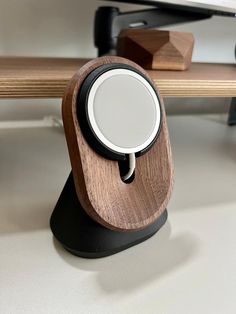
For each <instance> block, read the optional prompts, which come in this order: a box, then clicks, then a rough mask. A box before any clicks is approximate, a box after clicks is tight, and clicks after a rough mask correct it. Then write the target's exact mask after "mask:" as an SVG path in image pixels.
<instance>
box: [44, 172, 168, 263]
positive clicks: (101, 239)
mask: <svg viewBox="0 0 236 314" xmlns="http://www.w3.org/2000/svg"><path fill="white" fill-rule="evenodd" d="M166 220H167V210H165V211H164V212H163V214H162V215H161V216H160V217H159V218H158V219H157V220H156V221H155V222H154V223H153V224H151V225H150V226H148V227H147V228H145V229H143V230H141V231H134V232H117V231H112V230H109V229H107V228H105V227H103V226H102V225H100V224H98V223H97V222H95V221H94V220H92V219H91V218H90V217H89V216H88V215H87V214H86V212H85V211H84V209H83V208H82V206H81V204H80V202H79V200H78V198H77V195H76V191H75V186H74V180H73V176H72V173H70V175H69V178H68V180H67V182H66V184H65V187H64V189H63V191H62V193H61V195H60V198H59V200H58V202H57V204H56V207H55V209H54V211H53V213H52V216H51V219H50V226H51V229H52V232H53V234H54V236H55V237H56V239H57V240H58V241H59V242H61V244H62V245H63V246H64V247H65V249H66V250H68V251H69V252H70V253H72V254H74V255H77V256H80V257H85V258H99V257H105V256H109V255H112V254H115V253H118V252H120V251H123V250H125V249H127V248H129V247H131V246H134V245H136V244H138V243H140V242H143V241H145V240H146V239H148V238H150V237H151V236H152V235H153V234H155V233H156V232H157V231H158V230H159V229H160V228H161V227H162V226H163V225H164V224H165V222H166Z"/></svg>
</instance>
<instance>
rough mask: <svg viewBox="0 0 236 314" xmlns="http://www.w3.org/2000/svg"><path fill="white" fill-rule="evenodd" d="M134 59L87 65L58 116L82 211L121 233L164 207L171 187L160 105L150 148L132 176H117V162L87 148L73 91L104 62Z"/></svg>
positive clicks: (70, 87)
mask: <svg viewBox="0 0 236 314" xmlns="http://www.w3.org/2000/svg"><path fill="white" fill-rule="evenodd" d="M111 62H112V63H124V64H129V65H131V66H133V67H135V68H137V69H138V70H139V71H141V72H142V73H143V74H144V75H146V74H145V72H144V71H143V70H142V69H141V68H140V67H138V66H137V65H135V64H134V63H133V62H130V61H128V60H125V59H122V58H118V57H103V58H99V59H96V60H94V61H91V62H89V63H88V64H86V65H85V66H84V67H83V68H82V69H81V70H79V71H78V72H77V73H76V74H75V75H74V76H73V78H72V80H71V81H70V83H69V85H68V87H67V90H66V92H65V96H64V99H63V106H62V114H63V122H64V127H65V134H66V139H67V144H68V149H69V154H70V160H71V164H72V170H73V176H74V181H75V186H76V191H77V195H78V198H79V200H80V202H81V204H82V206H83V207H84V209H85V210H86V212H87V213H88V214H89V215H90V216H91V217H92V218H93V219H94V220H96V221H97V222H99V223H100V224H102V225H104V226H106V227H108V228H110V229H113V230H120V231H129V230H140V229H142V228H144V227H145V226H147V225H149V224H151V223H152V222H153V221H154V220H155V219H157V218H158V217H159V216H160V215H161V213H162V212H163V211H164V210H165V208H166V206H167V203H168V201H169V198H170V194H171V191H172V186H173V164H172V156H171V149H170V143H169V135H168V130H167V126H166V118H165V111H164V106H163V103H162V102H161V107H162V111H163V122H162V129H161V132H160V136H159V138H158V140H157V142H156V143H155V144H154V146H153V147H152V149H151V150H150V151H149V152H147V153H146V154H144V155H143V156H142V157H139V158H137V160H136V162H137V164H136V170H135V179H134V181H133V182H132V183H130V184H126V183H124V182H123V181H122V180H121V178H120V173H119V167H118V162H116V161H111V160H108V159H105V158H103V157H101V156H100V155H98V154H97V153H96V152H95V151H93V150H92V148H90V146H89V145H88V144H87V142H86V140H85V139H84V137H83V134H82V132H81V129H80V126H79V124H78V120H77V95H78V93H79V90H80V86H81V84H82V82H83V80H84V79H85V77H86V76H87V75H88V74H89V73H90V72H91V71H93V70H94V69H95V68H97V67H99V66H101V65H103V64H108V63H111Z"/></svg>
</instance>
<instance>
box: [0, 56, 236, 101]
mask: <svg viewBox="0 0 236 314" xmlns="http://www.w3.org/2000/svg"><path fill="white" fill-rule="evenodd" d="M87 61H88V59H63V58H62V59H58V58H3V57H2V58H0V98H61V97H62V96H63V94H64V91H65V88H66V86H67V84H68V81H69V80H70V79H71V77H72V76H73V74H74V73H75V72H76V71H77V70H78V69H80V68H81V67H82V66H83V65H84V64H85V63H86V62H87ZM147 72H148V73H149V75H150V76H151V78H152V79H153V80H154V82H155V83H156V85H157V86H158V88H159V91H160V93H161V95H162V96H163V97H236V66H235V65H227V64H226V65H224V64H205V63H195V64H191V66H190V68H189V69H188V70H187V71H147Z"/></svg>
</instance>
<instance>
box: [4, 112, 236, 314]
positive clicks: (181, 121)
mask: <svg viewBox="0 0 236 314" xmlns="http://www.w3.org/2000/svg"><path fill="white" fill-rule="evenodd" d="M168 120H169V121H168V122H169V128H170V135H171V141H172V146H173V153H174V159H175V169H176V184H175V189H174V195H173V197H172V200H171V203H170V206H169V220H168V223H167V224H166V225H165V227H164V228H163V229H162V230H161V231H160V232H159V233H158V234H157V235H155V236H154V237H153V238H151V239H149V240H148V241H146V242H145V243H142V244H141V245H138V246H136V247H134V248H131V249H129V250H127V251H125V252H122V253H119V254H118V255H114V256H111V257H108V258H105V259H100V260H85V259H81V258H77V257H74V256H72V255H70V254H69V253H67V252H66V251H64V250H63V249H62V248H61V246H60V245H59V244H58V243H57V242H54V241H53V238H52V234H51V232H50V230H49V227H48V220H49V217H50V213H51V211H52V209H53V206H54V205H55V202H56V200H57V198H58V196H59V193H60V191H61V189H62V187H63V185H64V182H65V180H66V177H67V175H68V173H69V170H70V166H69V160H68V156H67V150H66V144H65V139H64V135H63V133H62V131H61V130H60V129H58V128H48V129H47V128H42V129H32V130H30V132H29V130H28V129H27V130H26V129H16V130H0V142H1V153H0V174H1V175H0V180H1V184H0V313H4V314H8V313H14V314H18V313H30V314H32V313H37V314H40V313H44V314H45V313H50V314H53V313H55V314H60V313H66V314H70V313H76V314H77V313H80V314H81V313H86V314H88V313H102V314H105V313H142V314H143V313H145V314H149V313H155V314H156V313H158V314H159V313H161V314H162V313H165V314H171V313H173V314H178V313H180V314H185V313H191V314H195V313H196V314H199V313H207V314H211V313H212V314H218V313H219V314H222V313H227V314H229V313H232V314H233V313H236V298H235V291H236V267H235V266H236V227H235V226H236V190H235V186H236V179H235V178H236V149H235V148H236V129H235V128H229V127H227V126H226V125H225V124H222V123H220V122H217V121H213V120H209V119H207V118H206V117H205V118H204V117H202V118H199V117H195V118H193V117H169V118H168Z"/></svg>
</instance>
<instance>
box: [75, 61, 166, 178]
mask: <svg viewBox="0 0 236 314" xmlns="http://www.w3.org/2000/svg"><path fill="white" fill-rule="evenodd" d="M78 117H79V120H80V124H81V125H82V131H83V134H84V136H85V138H87V140H88V142H89V143H90V145H91V146H92V147H94V149H95V150H97V151H98V153H101V154H102V155H105V157H107V158H110V159H117V160H120V159H123V160H124V159H125V158H127V157H126V156H127V155H128V156H129V159H130V168H131V170H130V174H132V172H133V170H134V167H135V156H139V155H142V154H143V153H144V152H145V151H147V150H148V149H149V148H150V147H151V146H152V144H153V143H154V141H155V139H156V138H157V135H158V133H159V130H160V125H161V107H160V101H159V98H158V95H157V93H156V91H155V89H154V87H153V86H152V83H151V82H150V81H149V80H148V79H147V78H145V77H144V76H143V74H141V73H139V72H138V71H137V70H136V69H134V68H132V67H131V66H124V65H116V66H114V65H109V66H107V65H106V66H102V67H100V68H98V69H96V71H94V72H92V73H91V74H90V75H89V76H88V77H87V78H86V80H85V81H84V83H83V86H82V88H81V92H80V95H79V99H78ZM125 178H129V175H128V176H127V177H125Z"/></svg>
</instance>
